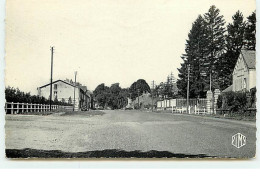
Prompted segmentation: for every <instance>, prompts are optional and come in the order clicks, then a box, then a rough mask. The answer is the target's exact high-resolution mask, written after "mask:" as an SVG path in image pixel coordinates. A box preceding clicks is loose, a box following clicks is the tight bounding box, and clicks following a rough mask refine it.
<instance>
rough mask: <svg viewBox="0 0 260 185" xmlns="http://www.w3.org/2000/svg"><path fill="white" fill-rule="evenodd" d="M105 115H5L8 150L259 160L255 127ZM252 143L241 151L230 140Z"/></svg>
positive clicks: (149, 114)
mask: <svg viewBox="0 0 260 185" xmlns="http://www.w3.org/2000/svg"><path fill="white" fill-rule="evenodd" d="M104 112H105V114H103V115H94V116H90V115H89V113H88V114H86V115H85V114H84V113H83V114H80V115H60V114H53V115H48V116H38V115H6V125H5V130H6V149H25V148H30V149H37V150H48V151H49V150H61V151H63V152H73V153H76V152H88V151H96V150H99V151H102V150H114V149H115V150H122V151H128V152H131V151H137V150H138V151H142V152H149V151H152V150H154V151H167V152H170V153H173V154H189V155H199V154H202V155H206V156H209V157H210V156H213V157H221V158H222V157H231V158H235V157H239V158H245V157H250V158H251V157H254V156H255V141H256V135H255V134H256V127H255V123H252V122H242V121H235V120H225V119H218V118H209V117H203V116H194V115H181V114H169V113H155V112H141V111H134V110H129V111H123V110H116V111H113V110H106V111H104ZM236 133H242V134H243V135H245V136H246V137H247V142H246V145H245V146H243V147H241V148H239V149H238V148H236V147H234V146H232V145H231V138H232V136H233V135H234V134H236Z"/></svg>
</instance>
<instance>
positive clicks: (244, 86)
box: [243, 78, 247, 89]
mask: <svg viewBox="0 0 260 185" xmlns="http://www.w3.org/2000/svg"><path fill="white" fill-rule="evenodd" d="M243 88H244V89H246V88H247V87H246V78H244V83H243Z"/></svg>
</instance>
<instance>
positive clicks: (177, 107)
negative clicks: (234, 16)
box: [157, 98, 207, 114]
mask: <svg viewBox="0 0 260 185" xmlns="http://www.w3.org/2000/svg"><path fill="white" fill-rule="evenodd" d="M157 110H171V111H172V112H179V113H184V112H185V113H187V100H186V99H169V100H161V101H158V102H157ZM188 111H189V113H195V114H206V113H207V99H206V98H199V99H189V107H188Z"/></svg>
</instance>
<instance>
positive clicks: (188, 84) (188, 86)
mask: <svg viewBox="0 0 260 185" xmlns="http://www.w3.org/2000/svg"><path fill="white" fill-rule="evenodd" d="M189 93H190V64H188V83H187V114H188V113H189Z"/></svg>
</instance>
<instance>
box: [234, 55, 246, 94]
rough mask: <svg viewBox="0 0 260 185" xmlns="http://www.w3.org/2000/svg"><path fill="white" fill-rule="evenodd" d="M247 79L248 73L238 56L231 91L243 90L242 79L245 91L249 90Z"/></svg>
mask: <svg viewBox="0 0 260 185" xmlns="http://www.w3.org/2000/svg"><path fill="white" fill-rule="evenodd" d="M249 78H250V76H249V71H248V69H247V66H246V64H245V62H244V61H243V59H242V58H241V55H240V56H239V59H238V61H237V63H236V66H235V68H234V71H233V91H241V90H243V89H244V79H246V89H247V90H250V87H249Z"/></svg>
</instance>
